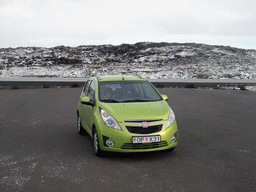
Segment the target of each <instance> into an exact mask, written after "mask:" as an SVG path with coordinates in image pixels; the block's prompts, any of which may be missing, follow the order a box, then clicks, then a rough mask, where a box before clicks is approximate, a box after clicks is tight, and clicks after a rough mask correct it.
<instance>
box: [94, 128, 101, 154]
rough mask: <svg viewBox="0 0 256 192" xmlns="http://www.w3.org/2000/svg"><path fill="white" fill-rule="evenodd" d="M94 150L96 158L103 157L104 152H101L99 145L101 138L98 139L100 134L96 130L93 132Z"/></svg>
mask: <svg viewBox="0 0 256 192" xmlns="http://www.w3.org/2000/svg"><path fill="white" fill-rule="evenodd" d="M93 150H94V154H95V155H96V156H101V155H102V151H101V149H100V145H99V137H98V133H97V130H96V129H94V131H93Z"/></svg>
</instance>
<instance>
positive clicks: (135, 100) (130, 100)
mask: <svg viewBox="0 0 256 192" xmlns="http://www.w3.org/2000/svg"><path fill="white" fill-rule="evenodd" d="M152 101H155V100H145V99H129V100H124V101H122V102H125V103H129V102H152Z"/></svg>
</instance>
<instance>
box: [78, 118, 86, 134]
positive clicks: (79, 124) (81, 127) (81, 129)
mask: <svg viewBox="0 0 256 192" xmlns="http://www.w3.org/2000/svg"><path fill="white" fill-rule="evenodd" d="M76 123H77V125H76V127H77V132H78V133H79V134H80V135H86V134H87V132H86V131H85V129H84V128H83V126H82V125H81V118H80V115H79V113H77V121H76Z"/></svg>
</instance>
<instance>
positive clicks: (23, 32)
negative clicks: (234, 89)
mask: <svg viewBox="0 0 256 192" xmlns="http://www.w3.org/2000/svg"><path fill="white" fill-rule="evenodd" d="M142 41H149V42H170V43H171V42H178V43H184V42H195V43H205V44H214V45H229V46H232V47H239V48H246V49H256V0H0V48H3V47H20V46H40V47H53V46H57V45H65V46H72V47H73V46H78V45H101V44H113V45H119V44H122V43H130V44H132V43H136V42H142Z"/></svg>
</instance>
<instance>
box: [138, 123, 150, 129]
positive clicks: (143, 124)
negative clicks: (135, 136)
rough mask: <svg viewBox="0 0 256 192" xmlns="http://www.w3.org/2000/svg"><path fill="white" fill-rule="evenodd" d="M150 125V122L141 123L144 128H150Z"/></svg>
mask: <svg viewBox="0 0 256 192" xmlns="http://www.w3.org/2000/svg"><path fill="white" fill-rule="evenodd" d="M149 125H150V123H148V122H142V123H141V124H140V126H142V127H143V128H148V126H149Z"/></svg>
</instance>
